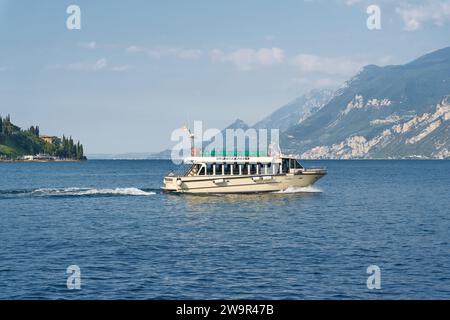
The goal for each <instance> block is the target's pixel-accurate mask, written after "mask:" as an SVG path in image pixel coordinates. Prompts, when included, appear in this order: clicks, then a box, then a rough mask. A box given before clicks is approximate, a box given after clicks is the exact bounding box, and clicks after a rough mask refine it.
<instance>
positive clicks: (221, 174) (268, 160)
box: [163, 152, 327, 194]
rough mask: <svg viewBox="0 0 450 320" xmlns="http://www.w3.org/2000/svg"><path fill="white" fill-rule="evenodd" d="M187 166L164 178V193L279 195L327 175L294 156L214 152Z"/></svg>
mask: <svg viewBox="0 0 450 320" xmlns="http://www.w3.org/2000/svg"><path fill="white" fill-rule="evenodd" d="M192 154H194V152H193V153H192ZM184 163H185V164H187V169H186V170H184V171H183V172H178V173H176V172H171V173H169V174H168V175H167V176H165V177H164V187H163V190H165V191H171V192H177V193H199V194H207V193H212V194H222V193H258V192H276V191H283V190H286V189H288V188H301V187H307V186H311V185H312V184H314V183H315V182H316V181H317V180H319V179H320V178H322V177H323V176H325V175H326V174H327V170H326V169H325V168H310V169H306V168H304V167H303V166H302V165H301V164H300V163H299V161H298V160H297V159H295V157H292V156H283V155H281V154H274V155H270V154H265V155H261V154H258V153H254V154H251V153H248V152H245V153H241V154H239V153H236V152H233V153H222V154H215V153H211V154H202V155H201V156H195V155H191V156H190V157H187V158H185V159H184Z"/></svg>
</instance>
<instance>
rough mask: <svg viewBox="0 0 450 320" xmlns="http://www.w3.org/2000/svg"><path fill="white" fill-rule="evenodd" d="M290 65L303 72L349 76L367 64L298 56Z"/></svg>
mask: <svg viewBox="0 0 450 320" xmlns="http://www.w3.org/2000/svg"><path fill="white" fill-rule="evenodd" d="M292 63H293V64H294V65H296V66H297V67H299V68H300V70H301V71H303V72H308V73H321V74H327V75H339V76H351V75H353V74H355V73H357V72H358V71H359V70H360V69H361V68H362V67H363V66H364V65H366V64H367V63H365V62H363V61H354V60H350V59H341V58H329V57H321V56H317V55H312V54H299V55H297V56H295V57H294V58H293V59H292Z"/></svg>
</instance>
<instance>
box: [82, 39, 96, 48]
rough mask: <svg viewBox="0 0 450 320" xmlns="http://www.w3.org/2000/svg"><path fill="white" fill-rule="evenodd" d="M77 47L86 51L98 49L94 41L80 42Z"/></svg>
mask: <svg viewBox="0 0 450 320" xmlns="http://www.w3.org/2000/svg"><path fill="white" fill-rule="evenodd" d="M78 45H79V46H80V47H82V48H86V49H96V48H97V47H98V45H97V42H95V41H90V42H80V43H79V44H78Z"/></svg>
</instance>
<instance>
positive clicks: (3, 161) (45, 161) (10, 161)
mask: <svg viewBox="0 0 450 320" xmlns="http://www.w3.org/2000/svg"><path fill="white" fill-rule="evenodd" d="M83 161H87V160H3V159H0V163H12V162H44V163H50V162H83Z"/></svg>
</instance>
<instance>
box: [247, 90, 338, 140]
mask: <svg viewBox="0 0 450 320" xmlns="http://www.w3.org/2000/svg"><path fill="white" fill-rule="evenodd" d="M333 93H334V91H333V90H330V89H322V90H318V89H316V90H312V91H311V92H308V93H307V94H305V95H303V96H301V97H299V98H297V99H295V100H294V101H292V102H290V103H288V104H287V105H285V106H283V107H281V108H279V109H277V110H276V111H274V112H273V113H272V114H270V115H269V116H268V117H266V118H264V119H263V120H261V121H259V122H258V123H256V124H255V125H254V126H253V127H254V128H256V129H259V128H264V129H279V130H280V131H285V130H287V129H288V128H290V127H292V126H294V125H297V124H300V123H302V122H303V121H305V120H306V119H308V118H309V117H310V116H312V115H313V114H314V113H316V112H317V111H319V110H320V109H321V108H322V107H323V106H324V105H326V104H327V103H328V102H329V101H330V100H331V98H332V97H333Z"/></svg>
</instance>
